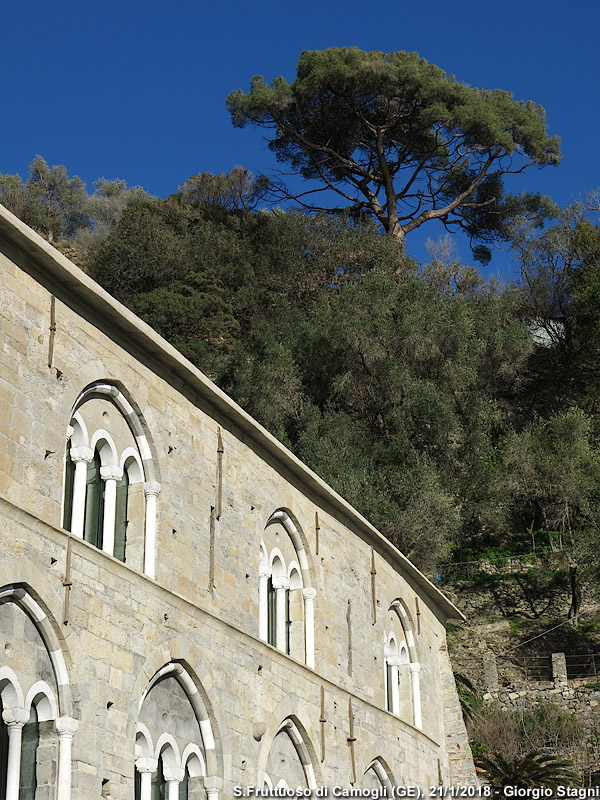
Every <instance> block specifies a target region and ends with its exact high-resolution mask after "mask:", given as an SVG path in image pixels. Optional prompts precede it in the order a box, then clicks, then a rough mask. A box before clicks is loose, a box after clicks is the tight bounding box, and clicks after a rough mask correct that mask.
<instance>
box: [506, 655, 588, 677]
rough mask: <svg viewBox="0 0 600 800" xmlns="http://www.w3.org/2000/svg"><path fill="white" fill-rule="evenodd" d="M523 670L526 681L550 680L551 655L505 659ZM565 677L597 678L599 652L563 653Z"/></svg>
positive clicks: (551, 675) (551, 674)
mask: <svg viewBox="0 0 600 800" xmlns="http://www.w3.org/2000/svg"><path fill="white" fill-rule="evenodd" d="M506 660H510V661H511V662H512V663H513V664H515V665H516V666H517V667H519V668H520V669H522V670H523V672H524V673H525V680H526V681H527V682H528V683H535V682H537V681H552V680H554V677H555V676H554V675H553V672H552V656H521V657H520V658H518V657H517V658H512V659H506ZM565 663H566V667H567V679H568V680H575V679H583V678H590V679H591V680H593V679H598V678H599V676H600V653H583V654H569V655H565Z"/></svg>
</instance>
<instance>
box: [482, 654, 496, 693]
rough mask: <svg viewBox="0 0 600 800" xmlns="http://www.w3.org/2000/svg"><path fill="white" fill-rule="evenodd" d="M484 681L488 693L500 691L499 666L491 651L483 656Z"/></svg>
mask: <svg viewBox="0 0 600 800" xmlns="http://www.w3.org/2000/svg"><path fill="white" fill-rule="evenodd" d="M483 681H484V683H485V686H486V689H487V690H488V692H497V691H498V665H497V663H496V654H495V653H492V651H491V650H488V651H487V652H485V653H484V654H483Z"/></svg>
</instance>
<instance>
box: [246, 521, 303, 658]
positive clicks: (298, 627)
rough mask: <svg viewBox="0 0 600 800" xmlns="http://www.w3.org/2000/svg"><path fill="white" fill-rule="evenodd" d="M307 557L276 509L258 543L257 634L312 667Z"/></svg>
mask: <svg viewBox="0 0 600 800" xmlns="http://www.w3.org/2000/svg"><path fill="white" fill-rule="evenodd" d="M308 565H309V560H308V557H307V554H306V550H305V548H304V544H303V540H302V539H301V538H300V534H299V533H298V529H297V527H296V525H295V524H294V522H293V521H292V519H291V517H290V516H289V514H288V513H287V512H285V511H282V510H280V511H276V512H275V513H274V514H273V515H272V516H271V518H270V519H269V522H268V523H267V526H266V528H265V532H264V541H262V542H261V544H260V555H259V583H258V635H259V637H260V638H261V639H262V640H263V641H265V642H267V643H268V644H270V645H273V646H274V647H276V648H277V649H278V650H281V651H282V652H283V653H286V654H287V655H291V656H293V657H294V658H296V659H297V660H298V661H304V663H305V664H306V665H307V666H309V667H314V650H315V648H314V598H315V595H316V592H315V590H314V589H313V588H312V587H311V585H310V583H311V579H310V572H309V566H308Z"/></svg>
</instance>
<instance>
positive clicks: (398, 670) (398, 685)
mask: <svg viewBox="0 0 600 800" xmlns="http://www.w3.org/2000/svg"><path fill="white" fill-rule="evenodd" d="M388 624H389V625H390V627H391V629H392V631H391V632H390V633H389V634H388V635H387V636H386V641H385V659H384V663H385V677H384V681H385V707H386V710H387V711H391V712H392V714H395V715H396V716H399V717H401V718H402V719H404V720H406V721H407V722H410V723H411V724H412V725H414V726H415V728H422V725H423V722H422V715H421V688H420V679H419V672H420V670H421V666H420V663H419V661H418V656H417V646H416V641H415V635H414V628H413V625H412V619H411V617H410V614H409V613H408V610H407V609H406V607H405V605H404V603H403V601H402V600H394V602H393V603H392V604H391V605H390V607H389V609H388ZM388 630H389V628H388Z"/></svg>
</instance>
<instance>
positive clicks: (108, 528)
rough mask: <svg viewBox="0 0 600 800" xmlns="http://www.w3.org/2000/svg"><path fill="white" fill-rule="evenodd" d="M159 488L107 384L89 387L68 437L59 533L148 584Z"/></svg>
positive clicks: (142, 444)
mask: <svg viewBox="0 0 600 800" xmlns="http://www.w3.org/2000/svg"><path fill="white" fill-rule="evenodd" d="M159 492H160V484H159V483H158V482H157V481H156V471H155V467H154V461H153V459H152V455H151V451H150V447H149V444H148V439H147V434H146V433H145V430H144V428H143V426H142V423H141V420H140V419H139V417H138V416H137V414H136V412H135V411H134V409H133V407H132V406H131V404H130V403H129V402H128V401H127V399H126V398H125V397H124V395H123V394H122V393H121V391H120V390H119V389H118V388H117V387H116V386H112V385H110V384H102V383H97V384H92V385H91V386H89V387H88V388H87V389H85V390H84V391H83V392H82V394H81V395H80V396H79V399H78V400H77V402H76V403H75V407H74V410H73V414H72V417H71V421H70V424H69V427H68V430H67V447H66V463H65V488H64V504H63V527H64V528H65V529H66V530H69V531H71V533H73V535H74V536H78V537H80V538H82V539H84V540H85V541H87V542H89V543H90V544H92V545H94V546H95V547H97V548H99V549H102V550H104V552H106V553H108V554H109V555H111V556H114V557H115V558H117V559H118V560H119V561H123V562H126V563H127V564H129V565H130V566H133V567H134V568H135V569H139V570H140V571H142V570H143V571H144V572H145V573H146V574H147V575H149V576H150V577H152V578H154V577H155V549H156V504H157V497H158V494H159Z"/></svg>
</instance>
